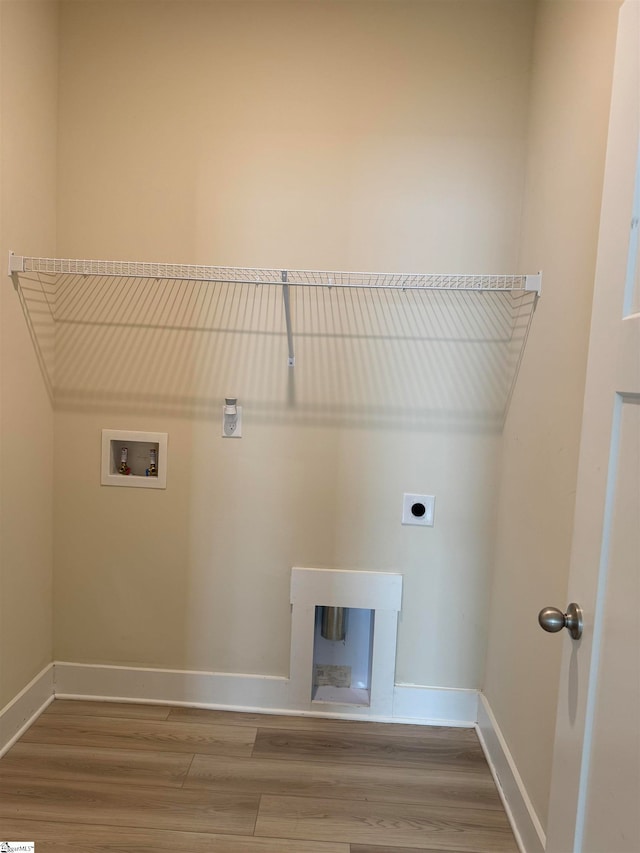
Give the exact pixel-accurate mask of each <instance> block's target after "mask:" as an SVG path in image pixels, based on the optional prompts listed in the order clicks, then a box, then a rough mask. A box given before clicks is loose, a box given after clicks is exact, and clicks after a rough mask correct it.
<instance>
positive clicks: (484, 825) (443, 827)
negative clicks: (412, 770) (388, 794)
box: [255, 795, 517, 853]
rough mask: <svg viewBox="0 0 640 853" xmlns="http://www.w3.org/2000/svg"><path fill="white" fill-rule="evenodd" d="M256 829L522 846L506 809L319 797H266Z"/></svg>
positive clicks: (420, 844)
mask: <svg viewBox="0 0 640 853" xmlns="http://www.w3.org/2000/svg"><path fill="white" fill-rule="evenodd" d="M255 834H256V835H257V836H269V837H276V838H279V837H283V838H313V839H315V840H317V841H324V840H330V839H333V838H336V837H337V838H342V839H344V840H345V841H349V842H352V843H354V844H362V843H370V844H378V843H380V842H383V843H384V842H385V841H386V842H388V843H389V842H393V843H395V844H397V845H401V846H404V847H414V848H418V849H424V848H425V847H426V849H427V850H428V849H429V845H431V846H432V847H436V848H441V849H442V850H465V851H469V853H483V851H487V850H490V851H491V853H499V851H513V850H515V849H517V848H515V847H514V842H513V835H512V834H511V831H510V829H509V824H508V822H507V818H506V816H505V815H504V813H502V812H498V811H493V810H490V809H452V808H443V807H442V806H440V807H438V808H437V809H430V808H429V807H428V806H423V805H415V804H409V803H402V804H400V803H361V802H354V801H349V800H329V799H320V798H314V797H274V796H270V795H266V796H264V797H262V800H261V802H260V812H259V814H258V821H257V823H256V828H255Z"/></svg>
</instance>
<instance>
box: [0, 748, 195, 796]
mask: <svg viewBox="0 0 640 853" xmlns="http://www.w3.org/2000/svg"><path fill="white" fill-rule="evenodd" d="M199 757H201V758H204V757H205V756H199ZM192 762H193V756H192V755H188V754H186V753H182V752H151V751H145V750H136V749H91V748H89V747H84V746H67V745H60V744H51V743H24V742H22V741H21V742H20V743H17V744H16V745H15V746H14V747H13V749H12V750H10V751H9V753H8V754H7V755H6V756H5V758H4V759H3V760H2V761H0V780H2V779H7V778H8V779H14V780H17V779H59V780H62V779H66V780H70V781H76V782H79V781H84V782H123V783H126V784H128V785H156V786H159V787H162V788H164V787H173V788H181V787H182V785H183V784H184V781H185V779H186V776H187V772H188V770H189V767H190V765H191V764H192Z"/></svg>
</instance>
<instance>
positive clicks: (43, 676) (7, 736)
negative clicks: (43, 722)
mask: <svg viewBox="0 0 640 853" xmlns="http://www.w3.org/2000/svg"><path fill="white" fill-rule="evenodd" d="M51 702H53V664H51V663H50V664H48V666H45V668H44V669H43V670H42V672H39V673H38V675H36V677H35V678H34V679H32V680H31V681H30V682H29V684H27V686H26V687H24V688H23V689H22V690H21V691H20V693H18V695H17V696H16V697H15V698H14V699H12V700H11V702H9V703H8V704H7V705H5V706H4V708H2V710H0V758H1V757H2V756H3V755H4V754H5V752H7V751H8V750H9V749H11V747H12V746H13V744H14V743H15V742H16V741H17V740H18V738H20V737H21V736H22V734H23V733H24V732H26V730H27V729H28V728H29V726H30V725H31V724H32V723H33V722H35V720H36V719H37V718H38V717H39V716H40V714H41V713H42V712H43V711H44V709H45V708H46V707H47V705H49V704H50V703H51Z"/></svg>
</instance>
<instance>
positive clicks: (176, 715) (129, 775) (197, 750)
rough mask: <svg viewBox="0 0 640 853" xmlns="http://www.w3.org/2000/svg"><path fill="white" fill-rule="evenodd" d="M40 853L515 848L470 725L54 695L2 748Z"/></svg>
mask: <svg viewBox="0 0 640 853" xmlns="http://www.w3.org/2000/svg"><path fill="white" fill-rule="evenodd" d="M0 839H9V840H25V841H36V842H37V843H36V850H37V851H38V853H48V851H49V853H63V851H69V853H80V851H83V853H98V851H100V853H105V851H121V853H125V851H126V853H143V851H144V853H147V851H151V850H159V851H169V850H171V851H178V853H181V851H182V853H187V851H188V852H189V853H205V851H207V853H208V852H209V851H214V853H410V851H416V850H430V851H431V853H516V851H517V846H516V843H515V839H514V838H513V835H512V833H511V830H510V827H509V824H508V821H507V818H506V815H505V814H504V810H503V809H502V805H501V802H500V799H499V796H498V793H497V791H496V788H495V785H494V783H493V779H492V777H491V774H490V771H489V768H488V767H487V764H486V762H485V760H484V756H483V754H482V750H481V748H480V745H479V743H478V740H477V738H476V735H475V732H474V731H473V730H464V729H455V728H435V729H432V728H430V727H424V726H414V725H397V726H395V725H392V724H379V723H371V722H356V721H349V720H330V719H327V718H319V719H318V718H313V717H288V716H275V715H273V716H272V715H266V714H242V713H240V712H229V711H205V710H200V709H191V708H170V707H168V706H159V705H127V704H125V703H108V702H86V701H78V702H74V701H72V700H56V701H55V702H54V703H53V704H52V705H50V706H49V708H48V709H47V710H46V711H45V713H44V714H43V715H42V716H41V717H40V718H39V719H38V720H37V721H36V723H35V724H34V725H33V726H31V728H30V729H29V730H28V731H27V732H26V733H25V734H24V735H23V737H22V738H21V739H20V740H19V741H18V743H17V744H15V746H14V747H13V748H12V749H11V750H9V752H8V753H7V754H6V755H5V757H4V758H2V759H0Z"/></svg>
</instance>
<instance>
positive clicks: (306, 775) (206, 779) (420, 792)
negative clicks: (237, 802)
mask: <svg viewBox="0 0 640 853" xmlns="http://www.w3.org/2000/svg"><path fill="white" fill-rule="evenodd" d="M184 787H185V788H207V789H209V790H211V791H229V792H231V791H235V792H241V791H242V792H248V791H251V792H255V793H264V792H265V791H269V792H270V793H277V794H282V795H285V796H298V797H337V798H340V799H347V800H368V801H377V802H389V803H429V804H430V805H432V806H437V805H445V806H454V805H455V806H459V807H462V808H467V807H468V808H490V809H491V808H492V809H502V803H501V801H500V797H499V796H498V792H497V791H496V787H495V784H494V782H493V779H492V778H491V775H490V774H486V775H485V776H482V777H481V778H479V779H478V778H477V777H476V775H475V774H474V775H470V774H469V775H467V774H465V773H456V772H446V771H441V772H439V773H437V774H429V773H425V772H424V770H422V769H421V768H416V767H394V766H387V765H386V764H384V763H381V764H379V765H377V766H376V767H375V772H373V773H372V771H371V766H370V765H360V764H354V765H344V764H337V763H336V764H328V763H320V762H306V761H286V760H281V761H279V760H276V759H265V758H235V759H228V758H224V757H219V756H215V755H196V757H195V758H194V760H193V763H192V765H191V767H190V769H189V773H188V775H187V778H186V780H185V782H184Z"/></svg>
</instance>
